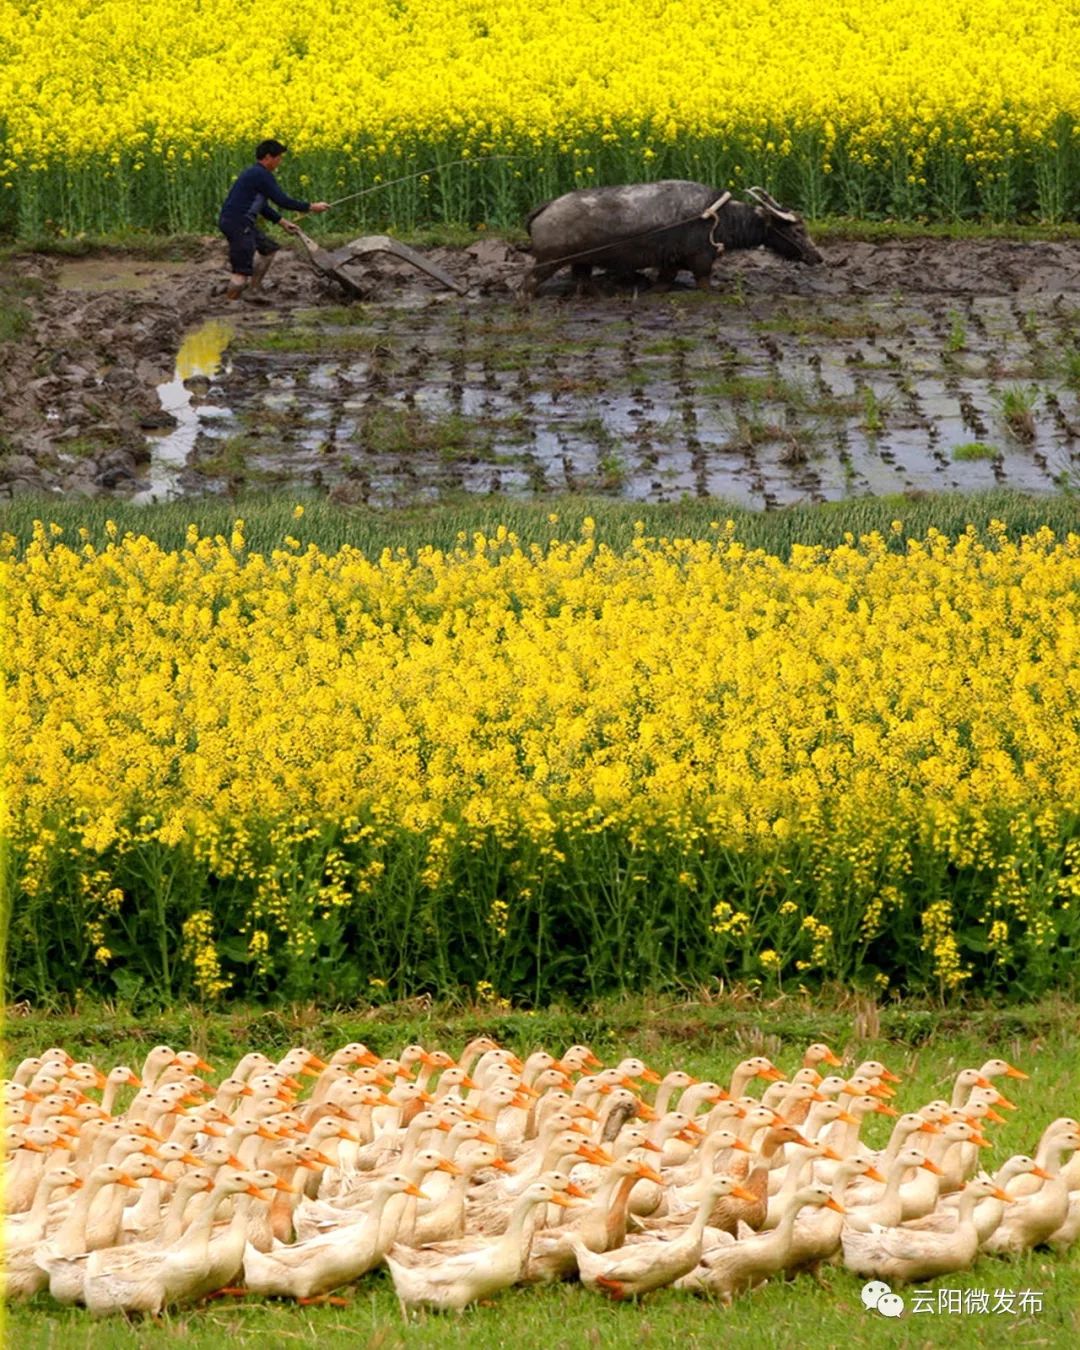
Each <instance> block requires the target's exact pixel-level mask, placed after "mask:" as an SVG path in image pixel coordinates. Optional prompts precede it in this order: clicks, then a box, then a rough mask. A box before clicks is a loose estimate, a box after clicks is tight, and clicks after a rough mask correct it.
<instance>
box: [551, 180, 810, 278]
mask: <svg viewBox="0 0 1080 1350" xmlns="http://www.w3.org/2000/svg"><path fill="white" fill-rule="evenodd" d="M748 192H749V195H750V196H751V197H752V198H753V200H752V201H751V202H750V203H743V202H735V201H732V200H731V193H730V192H719V191H717V189H716V188H711V187H709V186H708V185H707V184H706V183H691V182H687V181H685V180H684V179H679V178H668V179H663V180H661V181H660V182H657V183H629V184H626V185H625V186H623V187H597V188H580V189H578V191H576V192H567V193H566V194H565V195H564V196H562V197H555V198H554V199H553V200H552V201H548V202H544V204H543V205H542V206H538V207H537V208H536V210H535V211H533V212H532V213H531V214H530V215H529V217H528V218H527V219H526V221H525V224H526V226H527V227H528V230H529V238H530V239H531V240H532V253H533V265H532V267H531V268H530V270H529V274H528V276H527V277H526V279H525V289H526V291H527V292H528V293H529V294H531V293H532V292H534V291H535V290H536V288H537V286H539V284H540V283H541V282H542V281H546V280H547V278H548V277H550V276H552V275H553V274H554V273H555V272H557V271H558V270H559V268H560V267H564V266H566V265H567V264H569V265H570V267H571V269H572V270H573V274H574V277H575V278H576V280H577V281H578V282H579V283H580V282H584V281H587V280H588V278H589V276H590V275H591V273H592V269H593V267H594V266H595V267H607V268H610V269H612V270H614V271H618V272H634V271H636V270H637V269H639V268H643V267H655V268H656V269H657V270H658V271H659V274H660V279H661V281H667V282H671V281H673V280H674V279H675V274H676V273H677V272H678V271H680V270H681V269H683V268H685V269H686V270H687V271H688V272H692V273H693V275H694V279H695V280H696V281H697V284H698V286H699V287H701V288H702V289H703V290H704V289H707V288H708V285H709V275H710V273H711V271H712V267H713V263H714V262H715V261H716V259H717V258H718V257H719V256H720V254H721V253H722V252H723V251H724V250H725V249H733V248H756V247H757V246H758V245H760V244H764V245H765V247H766V248H770V249H772V250H773V251H774V252H776V253H779V254H780V255H781V257H784V258H792V259H795V260H796V261H797V262H804V263H819V262H821V254H820V253H819V252H818V251H817V249H816V248H815V247H814V243H813V240H812V239H811V238H810V236H809V235H808V234H807V232H806V226H805V225H804V224H803V222H802V220H801V218H800V217H799V216H797V215H796V214H795V212H794V211H786V210H785V209H784V208H783V207H782V206H781V205H780V204H779V203H778V202H776V201H774V200H773V199H772V197H770V196H769V194H768V193H767V192H766V191H765V190H764V189H763V188H750V189H748Z"/></svg>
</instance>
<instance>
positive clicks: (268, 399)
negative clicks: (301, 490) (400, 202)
mask: <svg viewBox="0 0 1080 1350" xmlns="http://www.w3.org/2000/svg"><path fill="white" fill-rule="evenodd" d="M749 291H750V287H749V284H741V283H740V284H736V285H735V286H734V287H731V288H729V289H728V291H727V292H721V293H715V292H714V293H713V294H699V293H696V292H692V291H674V292H662V291H657V290H643V291H637V292H635V291H630V292H621V293H609V294H600V295H595V296H590V297H576V296H574V295H572V294H569V293H567V294H562V295H558V294H556V295H554V296H548V297H541V298H540V299H538V300H536V301H534V302H533V303H531V304H525V303H522V302H520V301H518V300H516V299H505V298H480V299H475V300H472V301H470V302H466V303H460V302H456V301H455V300H454V299H453V298H444V297H442V296H437V297H436V296H433V295H430V294H429V295H427V296H426V298H425V300H424V302H422V303H417V301H416V296H415V294H411V295H407V296H404V297H403V298H401V299H399V300H398V301H397V302H394V301H390V302H383V303H379V304H377V305H354V306H349V307H341V306H323V307H315V308H309V309H303V310H294V311H293V312H291V313H289V314H287V315H285V314H274V313H269V314H267V315H265V316H262V315H260V322H259V324H258V326H257V327H251V326H247V327H245V328H244V329H243V331H242V332H233V331H232V330H231V329H230V328H229V327H228V326H227V325H223V324H222V323H221V322H219V321H213V322H212V323H211V324H209V325H205V326H200V327H199V328H197V329H195V330H193V331H192V333H191V334H189V335H188V338H187V339H186V341H185V343H184V344H183V345H182V347H181V352H180V359H179V362H178V369H177V373H176V377H175V379H174V381H173V382H172V383H171V384H169V385H167V386H163V387H162V390H161V391H160V392H161V394H162V401H163V403H164V404H165V406H166V407H167V408H168V409H169V411H171V412H173V414H174V416H177V417H178V418H179V424H178V426H177V428H176V429H175V430H174V431H173V432H171V433H170V434H169V435H167V436H165V437H162V438H158V439H157V441H156V445H155V447H154V448H153V450H152V457H151V464H150V468H149V471H148V474H147V476H146V478H145V479H144V481H143V483H142V484H140V494H139V495H140V497H141V498H142V499H144V500H148V499H150V498H151V497H159V496H168V495H174V494H178V493H191V492H201V491H208V490H209V491H224V490H230V489H235V488H237V487H239V486H258V485H271V484H282V485H284V484H292V485H297V486H301V485H302V486H306V487H311V486H315V487H323V488H326V489H328V490H331V491H333V492H334V493H335V495H337V496H338V497H339V498H342V499H346V500H352V501H357V502H360V501H363V502H367V503H370V504H373V505H401V504H407V503H409V502H416V501H426V500H432V499H437V498H439V497H440V496H443V495H445V494H447V493H454V492H457V493H460V492H465V493H507V494H514V495H530V496H537V495H543V494H548V493H551V494H555V493H564V492H568V491H569V492H582V491H587V492H591V493H602V494H609V495H612V496H618V497H624V498H628V499H635V500H641V501H650V502H664V501H671V500H674V499H678V498H681V497H683V496H694V497H705V496H708V497H719V498H724V499H727V500H730V501H732V502H735V503H739V504H741V505H745V506H750V507H758V508H775V507H781V506H784V505H788V504H791V503H795V502H818V501H825V500H836V499H839V498H843V497H851V496H861V495H867V494H875V495H876V494H882V493H895V492H909V493H910V492H922V491H942V490H949V489H961V488H962V489H978V488H982V487H990V486H995V485H1007V486H1010V487H1013V488H1016V489H1021V490H1028V491H1040V490H1045V491H1051V490H1054V489H1060V488H1064V487H1076V486H1080V354H1078V346H1077V344H1078V318H1080V294H1067V293H1062V292H1060V291H1059V292H1048V291H1043V292H1038V293H1034V294H1019V295H1018V294H1006V295H1002V294H985V295H980V294H960V295H955V296H942V295H941V294H939V293H938V294H932V295H920V294H918V293H912V292H910V291H907V292H904V291H899V290H898V291H894V292H892V293H888V294H862V293H848V294H839V295H825V296H822V295H819V294H809V295H799V294H780V295H777V294H769V295H764V296H760V297H756V298H755V297H754V296H752V295H751V294H750V293H749Z"/></svg>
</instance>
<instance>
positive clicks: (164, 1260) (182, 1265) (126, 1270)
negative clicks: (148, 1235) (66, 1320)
mask: <svg viewBox="0 0 1080 1350" xmlns="http://www.w3.org/2000/svg"><path fill="white" fill-rule="evenodd" d="M244 1193H247V1194H249V1195H253V1196H255V1197H257V1198H259V1199H264V1198H266V1197H264V1196H263V1193H262V1192H261V1191H260V1190H258V1188H257V1187H255V1186H254V1185H253V1184H252V1182H251V1180H250V1176H249V1174H248V1173H246V1172H225V1173H224V1174H219V1175H218V1177H217V1180H216V1181H215V1183H214V1189H213V1191H212V1192H211V1193H210V1195H209V1196H207V1199H206V1203H205V1205H204V1206H203V1208H202V1209H201V1210H200V1211H199V1213H198V1214H197V1215H196V1217H195V1219H194V1220H193V1221H192V1222H191V1223H190V1224H189V1225H188V1227H187V1228H186V1229H185V1231H184V1233H183V1236H182V1237H181V1238H180V1240H179V1242H176V1243H174V1244H173V1245H172V1246H171V1247H157V1246H153V1245H147V1246H141V1245H138V1244H136V1245H133V1246H129V1247H107V1248H105V1249H104V1250H102V1251H96V1252H91V1253H90V1255H89V1257H88V1258H87V1262H86V1276H85V1280H84V1285H83V1298H84V1300H85V1302H86V1306H87V1307H88V1308H89V1309H90V1311H91V1312H92V1313H93V1314H94V1315H95V1316H96V1317H103V1316H105V1315H106V1314H108V1313H113V1312H129V1313H130V1312H144V1313H152V1314H154V1315H155V1316H156V1315H157V1314H158V1313H160V1312H161V1310H162V1308H163V1307H164V1306H165V1304H166V1303H175V1302H179V1301H180V1300H181V1299H184V1298H190V1297H192V1295H193V1294H194V1293H195V1292H196V1291H197V1290H198V1289H199V1288H200V1287H201V1285H202V1284H203V1282H204V1281H205V1279H206V1275H207V1271H208V1269H209V1267H210V1258H209V1248H210V1239H211V1236H212V1233H213V1227H214V1218H215V1215H216V1213H217V1210H218V1207H219V1206H220V1205H221V1203H222V1202H223V1201H225V1200H227V1199H229V1197H231V1196H234V1195H241V1194H244Z"/></svg>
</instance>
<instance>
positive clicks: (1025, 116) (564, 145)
mask: <svg viewBox="0 0 1080 1350" xmlns="http://www.w3.org/2000/svg"><path fill="white" fill-rule="evenodd" d="M1077 50H1080V3H1078V0H1060V2H1059V3H1053V4H1051V3H1047V0H967V2H966V3H962V4H955V5H947V6H927V5H925V4H919V3H916V0H818V3H816V4H813V5H810V6H807V5H806V4H804V3H799V2H798V0H744V3H742V4H740V5H739V6H737V7H736V9H735V10H734V11H728V10H725V11H723V12H719V11H717V10H716V8H715V7H714V6H712V5H709V4H706V3H703V0H674V3H668V0H662V2H661V0H644V2H643V3H642V2H640V0H635V2H634V3H628V0H602V3H601V2H600V0H569V2H568V3H565V4H559V5H536V4H534V3H526V2H525V0H503V3H500V4H498V5H495V4H488V3H482V0H430V2H429V3H427V4H423V5H421V4H419V3H417V0H370V2H368V0H365V2H364V3H362V4H361V3H358V0H288V3H286V2H285V0H258V3H254V2H253V0H231V2H230V3H228V4H226V3H224V0H202V2H201V3H199V4H193V5H190V6H176V7H172V8H170V9H169V11H168V14H167V21H163V15H162V11H161V9H160V7H156V6H153V5H146V4H140V3H137V0H93V2H92V3H91V2H90V0H66V2H65V3H60V2H59V0H41V3H38V4H34V5H28V4H25V3H21V0H0V108H2V109H3V117H2V118H0V202H3V201H5V200H6V201H7V203H8V205H7V207H6V210H7V212H8V213H9V214H10V215H12V217H13V218H15V219H17V220H18V221H19V222H21V223H22V224H23V225H24V226H25V227H26V228H30V227H31V226H32V225H34V224H36V225H37V226H39V227H40V226H41V225H43V224H44V223H45V222H47V221H50V220H51V221H52V222H53V223H54V224H56V225H57V226H59V227H62V228H71V229H75V228H96V227H98V226H99V225H101V224H103V223H106V224H108V223H111V224H114V225H117V224H127V223H136V224H154V223H156V224H165V223H169V224H173V225H175V224H177V223H184V224H186V225H187V226H188V227H191V226H193V225H198V224H199V223H200V221H201V224H202V227H203V228H206V227H208V226H209V225H210V224H211V223H212V215H211V212H212V210H213V207H214V204H215V201H216V198H217V196H218V194H219V193H220V189H221V187H222V185H223V183H224V182H225V181H226V175H227V174H228V173H229V172H230V171H235V169H236V168H237V167H239V165H240V164H241V163H242V162H243V158H244V156H245V155H246V154H247V153H249V150H250V147H251V146H252V145H253V144H254V143H255V141H256V140H258V139H260V138H261V137H263V136H265V135H268V134H274V135H277V136H279V137H282V138H284V139H285V140H286V141H287V142H289V143H290V145H291V146H292V147H293V148H294V151H295V159H294V164H296V165H298V166H299V170H298V171H299V172H300V184H299V186H301V187H303V186H304V181H303V180H304V179H305V178H307V179H309V180H310V183H311V188H312V195H319V196H323V197H327V198H329V197H333V196H336V195H339V192H338V189H347V188H352V187H353V186H354V185H356V186H361V187H362V186H365V185H371V184H373V183H375V182H377V181H379V179H380V178H381V179H383V181H385V179H386V178H387V177H388V176H391V175H392V174H393V173H394V171H395V170H399V171H400V170H401V169H403V168H409V169H414V170H415V169H420V168H423V167H424V166H426V165H430V164H432V163H434V164H438V163H439V162H445V161H446V160H448V159H451V158H457V157H459V156H470V157H473V158H474V159H475V158H483V157H484V156H488V155H491V154H494V153H499V154H505V155H512V156H514V157H515V158H514V159H512V160H510V161H508V162H500V163H498V164H493V165H489V166H488V168H487V169H485V170H484V171H483V172H481V173H480V174H479V175H471V176H470V175H469V174H468V173H467V172H466V171H465V170H462V169H460V168H459V169H457V170H455V171H454V172H453V173H451V172H450V171H446V173H439V174H436V175H434V177H429V178H428V179H426V180H420V181H418V183H416V184H413V185H410V186H409V187H408V188H407V189H404V190H403V191H402V192H401V193H399V194H398V195H397V196H396V197H392V196H391V197H385V198H380V199H379V200H378V201H377V202H376V203H375V204H374V205H373V208H372V209H374V210H375V211H376V213H379V212H381V213H383V214H386V212H387V211H394V210H398V211H403V212H405V213H407V214H409V213H411V214H416V213H420V214H427V215H435V216H443V217H444V218H445V217H446V216H449V217H451V218H460V219H463V220H466V221H468V222H469V223H474V222H475V221H477V220H487V219H496V220H499V219H500V218H501V216H503V215H506V214H507V213H508V212H510V210H511V209H514V210H517V209H519V208H520V207H521V205H522V204H527V203H535V201H537V200H539V199H541V198H542V196H543V195H544V192H545V190H548V189H553V188H556V187H565V186H572V185H573V184H574V183H575V182H589V181H593V180H596V179H600V178H604V179H609V180H610V179H612V178H616V177H617V178H622V179H624V180H626V179H633V178H640V177H642V176H649V177H657V176H661V175H662V174H664V173H665V172H673V171H678V172H680V173H683V174H689V173H691V172H693V171H694V170H695V169H696V170H697V171H698V176H705V177H710V178H712V179H715V180H716V181H717V182H718V183H719V182H720V180H721V179H723V181H724V185H726V183H727V182H729V181H730V182H732V183H734V184H736V185H746V184H747V183H748V182H751V181H755V180H765V179H767V180H768V185H769V186H770V187H772V188H774V189H779V190H780V191H781V192H784V193H793V194H794V195H795V196H796V198H797V199H798V204H799V205H801V206H802V207H803V208H804V209H805V210H807V211H809V212H810V213H811V214H815V213H820V212H821V211H823V210H825V209H834V210H839V209H843V210H849V211H864V210H868V209H875V210H891V211H894V212H895V211H899V212H902V213H907V214H915V213H918V212H930V213H931V214H935V215H957V214H963V213H965V212H967V211H969V210H979V211H982V212H989V213H992V214H997V215H1002V214H1008V213H1010V212H1014V211H1016V210H1037V211H1039V212H1041V213H1042V214H1044V215H1045V216H1048V217H1050V218H1060V216H1061V215H1062V213H1063V212H1065V211H1067V210H1068V209H1069V206H1070V203H1072V202H1073V200H1074V198H1075V193H1076V187H1075V183H1074V182H1073V181H1072V177H1073V175H1074V171H1075V167H1076V159H1077V155H1076V151H1077V147H1076V144H1075V141H1076V134H1077V126H1078V125H1080V120H1078V118H1080V69H1078V67H1077V62H1076V60H1075V53H1076V51H1077ZM103 182H104V183H106V184H107V185H108V186H107V187H105V188H103ZM504 223H505V222H504Z"/></svg>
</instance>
